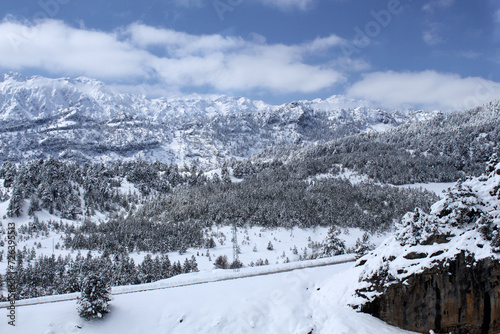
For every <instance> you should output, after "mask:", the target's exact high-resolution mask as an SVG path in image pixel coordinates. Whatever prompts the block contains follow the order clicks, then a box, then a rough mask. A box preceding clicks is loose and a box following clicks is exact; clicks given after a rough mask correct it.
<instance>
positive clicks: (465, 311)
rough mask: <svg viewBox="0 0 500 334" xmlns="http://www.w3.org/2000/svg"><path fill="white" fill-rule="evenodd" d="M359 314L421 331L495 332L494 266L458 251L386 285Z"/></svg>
mask: <svg viewBox="0 0 500 334" xmlns="http://www.w3.org/2000/svg"><path fill="white" fill-rule="evenodd" d="M362 311H363V312H367V313H370V314H372V315H374V316H376V317H378V318H380V319H382V320H384V321H386V322H387V323H389V324H392V325H395V326H398V327H401V328H404V329H407V330H411V331H416V332H422V333H428V332H429V331H430V330H434V331H436V332H441V333H449V332H453V333H454V334H465V333H469V334H497V333H500V262H499V261H498V260H493V259H485V260H481V261H479V262H475V261H474V258H472V257H470V256H466V255H465V253H464V252H462V253H460V254H459V255H458V256H457V257H456V258H455V259H454V260H451V261H448V262H446V263H444V264H441V265H440V266H437V267H434V268H432V269H428V270H426V271H424V272H422V273H419V274H415V275H412V276H410V277H409V278H408V279H407V280H406V281H404V282H402V283H399V284H393V285H390V286H389V287H387V288H386V290H385V291H384V293H383V294H382V295H379V296H377V297H376V298H375V299H374V300H373V301H371V302H369V303H367V304H365V305H364V306H363V307H362Z"/></svg>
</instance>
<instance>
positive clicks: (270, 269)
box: [0, 254, 356, 308]
mask: <svg viewBox="0 0 500 334" xmlns="http://www.w3.org/2000/svg"><path fill="white" fill-rule="evenodd" d="M355 256H356V255H355V254H346V255H339V256H334V257H330V258H323V259H317V260H309V261H301V262H291V263H284V264H278V265H269V266H261V267H251V268H242V269H240V271H229V270H213V271H210V272H200V273H192V274H184V275H178V276H174V277H172V278H169V279H165V280H161V281H157V282H153V283H146V284H138V285H127V286H117V287H113V288H112V290H111V292H112V294H113V295H122V294H128V293H136V292H144V291H152V290H160V289H170V288H177V287H185V286H190V285H198V284H206V283H213V282H221V281H227V280H235V279H240V278H248V277H254V276H264V275H271V274H278V273H285V272H288V271H292V270H297V269H306V268H315V267H322V266H329V265H335V264H342V263H347V262H353V261H354V260H355ZM79 295H80V294H79V293H77V292H75V293H70V294H64V295H53V296H45V297H39V298H32V299H23V300H18V301H16V304H15V305H16V307H19V306H28V305H38V304H47V303H56V302H64V301H70V300H75V299H76V298H77V297H78V296H79ZM8 306H10V303H8V302H3V303H0V308H6V307H8Z"/></svg>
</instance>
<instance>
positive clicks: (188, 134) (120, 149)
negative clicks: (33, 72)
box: [0, 73, 436, 166]
mask: <svg viewBox="0 0 500 334" xmlns="http://www.w3.org/2000/svg"><path fill="white" fill-rule="evenodd" d="M435 115H436V113H426V112H423V111H408V110H403V111H398V110H382V109H380V108H376V107H374V106H372V105H371V104H370V103H368V102H366V101H358V100H353V99H348V98H346V97H343V96H332V97H330V98H328V99H326V100H313V101H299V102H292V103H289V104H284V105H280V106H273V105H267V104H265V103H264V102H262V101H254V100H250V99H247V98H232V97H227V96H199V95H191V96H187V97H179V98H160V99H148V98H146V97H144V96H134V95H127V94H120V93H118V92H116V91H114V90H113V89H112V88H110V87H107V86H105V85H104V84H103V83H101V82H99V81H96V80H93V79H89V78H84V77H80V78H75V79H72V78H61V79H48V78H43V77H40V76H34V77H23V76H22V75H19V74H16V73H9V74H2V75H0V129H1V130H0V143H1V144H0V153H1V154H0V157H1V158H0V159H1V160H2V161H5V160H9V161H27V160H32V159H38V158H47V157H54V158H60V159H66V160H70V161H73V162H86V161H95V160H96V159H100V160H104V161H109V160H115V161H116V160H123V159H133V158H141V159H145V160H148V161H155V160H157V159H158V160H160V161H162V162H168V163H171V164H183V163H185V162H187V163H191V162H196V163H198V164H201V165H205V166H207V165H213V164H218V163H221V162H223V161H224V160H227V159H228V158H244V157H248V156H250V155H251V154H254V153H257V152H259V151H260V150H262V149H264V148H267V147H270V146H274V145H283V144H299V143H300V144H304V145H306V144H311V143H316V142H325V141H327V140H331V139H334V138H339V137H343V136H346V135H352V134H356V133H360V132H363V131H372V130H375V131H379V130H386V129H389V128H392V127H395V126H398V125H401V124H405V123H407V122H414V121H417V120H422V119H429V118H432V117H434V116H435Z"/></svg>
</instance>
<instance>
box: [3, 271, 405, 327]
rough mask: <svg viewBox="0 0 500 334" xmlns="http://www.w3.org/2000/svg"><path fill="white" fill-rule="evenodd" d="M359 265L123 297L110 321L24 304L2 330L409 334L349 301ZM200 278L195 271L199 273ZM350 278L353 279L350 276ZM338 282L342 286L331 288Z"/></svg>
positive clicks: (70, 308) (70, 305)
mask: <svg viewBox="0 0 500 334" xmlns="http://www.w3.org/2000/svg"><path fill="white" fill-rule="evenodd" d="M351 267H352V264H349V263H348V264H341V265H334V266H327V267H320V268H311V269H305V270H296V271H292V272H287V273H281V274H275V275H267V276H259V277H252V278H245V279H239V280H230V281H224V282H215V283H209V284H202V285H195V286H188V287H179V288H172V289H164V290H155V291H148V292H141V293H132V294H125V295H118V296H115V297H114V300H113V301H111V312H110V314H109V315H108V316H106V317H105V318H104V319H101V320H96V321H91V322H89V321H85V320H82V319H81V318H79V316H78V312H77V310H76V306H77V305H76V301H74V300H73V301H67V302H60V303H53V304H42V305H33V306H21V307H18V308H17V310H16V312H17V316H18V317H17V320H16V327H12V326H9V325H8V324H7V321H2V322H0V332H2V333H52V334H59V333H82V334H84V333H92V334H98V333H130V334H132V333H138V334H139V333H151V334H155V333H182V334H185V333H203V334H211V333H217V334H224V333H231V334H233V333H241V334H245V333H275V334H281V333H283V334H290V333H296V334H307V333H318V334H331V333H335V334H372V333H377V334H404V333H410V332H407V331H403V330H400V329H398V328H395V327H392V326H389V325H387V324H385V323H383V322H382V321H380V320H378V319H376V318H373V317H371V316H369V315H367V314H361V313H357V312H355V311H354V310H352V309H350V308H349V307H347V306H345V305H343V304H342V303H341V302H340V301H339V300H340V299H339V297H340V296H341V295H342V294H343V292H344V289H345V285H346V283H347V282H349V279H350V278H351V276H349V275H350V273H351V271H352V270H351V269H350V268H351ZM194 275H196V274H194ZM345 275H348V276H345ZM327 281H330V282H333V281H334V282H335V283H336V289H327V291H324V289H323V287H324V286H325V285H324V284H325V283H326V282H327Z"/></svg>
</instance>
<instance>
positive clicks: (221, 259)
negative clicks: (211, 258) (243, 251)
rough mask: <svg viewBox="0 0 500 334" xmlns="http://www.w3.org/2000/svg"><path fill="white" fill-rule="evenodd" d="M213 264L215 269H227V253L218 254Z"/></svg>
mask: <svg viewBox="0 0 500 334" xmlns="http://www.w3.org/2000/svg"><path fill="white" fill-rule="evenodd" d="M214 266H215V268H217V269H227V268H228V266H229V263H228V260H227V255H220V256H218V257H217V258H216V259H215V262H214Z"/></svg>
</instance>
